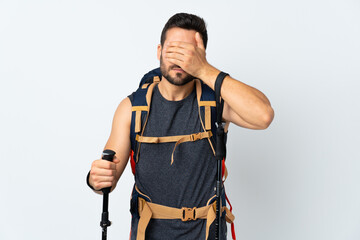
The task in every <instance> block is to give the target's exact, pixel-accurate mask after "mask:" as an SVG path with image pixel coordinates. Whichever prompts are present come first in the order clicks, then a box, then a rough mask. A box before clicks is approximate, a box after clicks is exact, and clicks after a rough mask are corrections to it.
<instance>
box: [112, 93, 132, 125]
mask: <svg viewBox="0 0 360 240" xmlns="http://www.w3.org/2000/svg"><path fill="white" fill-rule="evenodd" d="M115 122H116V123H119V122H121V123H122V124H124V123H128V124H126V125H130V122H131V101H130V98H129V97H126V98H124V99H123V100H122V101H121V102H120V104H119V105H118V107H117V109H116V111H115V114H114V123H115Z"/></svg>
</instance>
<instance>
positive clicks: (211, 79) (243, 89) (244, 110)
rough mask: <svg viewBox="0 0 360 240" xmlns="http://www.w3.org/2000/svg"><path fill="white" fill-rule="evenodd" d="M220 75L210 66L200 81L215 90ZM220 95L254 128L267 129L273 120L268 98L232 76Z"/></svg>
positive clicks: (227, 78) (227, 80) (203, 72)
mask: <svg viewBox="0 0 360 240" xmlns="http://www.w3.org/2000/svg"><path fill="white" fill-rule="evenodd" d="M219 73H220V71H219V70H218V69H216V68H214V67H213V66H211V65H208V66H207V67H205V68H204V70H203V71H202V73H201V75H200V79H201V80H202V81H203V82H204V83H205V84H207V85H208V86H209V87H210V88H212V89H213V90H214V86H215V80H216V77H217V76H218V74H219ZM220 94H221V97H222V98H223V99H224V101H225V103H226V104H228V106H229V107H230V108H231V110H232V111H233V112H234V113H236V114H237V115H238V116H239V117H240V118H242V119H243V120H244V121H246V122H248V123H250V124H252V125H254V126H258V127H259V128H266V127H267V126H268V125H269V124H270V122H271V121H272V119H273V115H274V112H273V109H272V107H271V104H270V101H269V100H268V99H267V97H266V96H265V95H264V94H263V93H262V92H260V91H259V90H257V89H255V88H253V87H251V86H249V85H247V84H245V83H243V82H240V81H238V80H236V79H234V78H232V77H231V76H227V77H226V78H225V79H224V81H223V84H222V86H221V93H220Z"/></svg>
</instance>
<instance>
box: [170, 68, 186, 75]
mask: <svg viewBox="0 0 360 240" xmlns="http://www.w3.org/2000/svg"><path fill="white" fill-rule="evenodd" d="M171 69H172V70H174V71H175V72H182V73H183V72H185V71H184V70H183V69H182V68H181V67H180V66H174V67H172V68H171Z"/></svg>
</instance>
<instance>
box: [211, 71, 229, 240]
mask: <svg viewBox="0 0 360 240" xmlns="http://www.w3.org/2000/svg"><path fill="white" fill-rule="evenodd" d="M228 75H229V74H227V73H224V72H220V73H219V75H218V76H217V77H216V80H215V87H214V90H215V100H216V123H217V129H216V149H215V151H216V156H215V158H216V161H217V167H216V168H217V173H216V219H215V239H216V240H220V238H221V236H222V235H221V221H220V219H221V205H222V204H221V194H222V161H223V160H225V156H226V133H225V130H224V125H225V124H224V123H223V121H222V114H223V109H224V100H223V99H221V96H220V90H221V84H222V82H223V80H224V78H225V77H226V76H228Z"/></svg>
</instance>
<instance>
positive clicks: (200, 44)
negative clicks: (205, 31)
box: [195, 32, 205, 50]
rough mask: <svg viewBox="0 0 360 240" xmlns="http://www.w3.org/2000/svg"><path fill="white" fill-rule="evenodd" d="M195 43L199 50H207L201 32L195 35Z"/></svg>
mask: <svg viewBox="0 0 360 240" xmlns="http://www.w3.org/2000/svg"><path fill="white" fill-rule="evenodd" d="M195 41H196V45H197V47H198V48H201V49H203V50H205V47H204V42H203V40H202V38H201V36H200V33H199V32H196V33H195Z"/></svg>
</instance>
